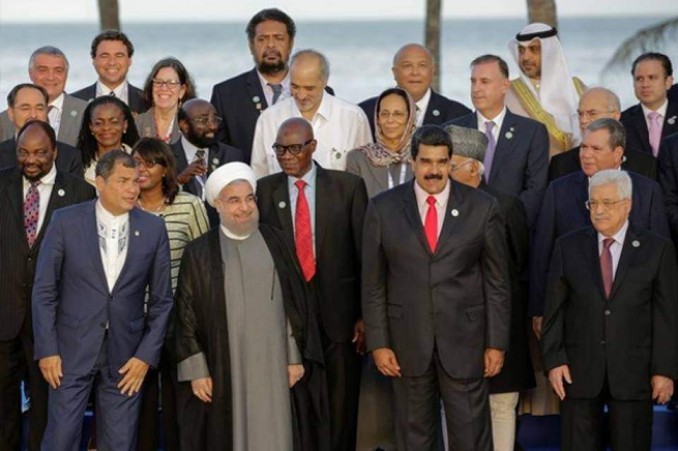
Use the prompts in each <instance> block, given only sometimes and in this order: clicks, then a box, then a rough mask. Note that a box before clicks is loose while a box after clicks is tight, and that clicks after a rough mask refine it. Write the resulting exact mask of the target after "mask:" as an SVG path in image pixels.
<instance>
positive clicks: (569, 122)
mask: <svg viewBox="0 0 678 451" xmlns="http://www.w3.org/2000/svg"><path fill="white" fill-rule="evenodd" d="M555 31H556V30H555V28H553V27H550V26H548V25H546V24H543V23H539V22H535V23H531V24H530V25H528V26H526V27H525V28H523V29H522V30H521V31H520V33H518V36H525V35H530V34H535V33H537V34H538V33H544V32H547V33H548V32H555ZM518 36H516V38H514V39H511V40H510V41H509V42H508V48H509V51H510V52H511V54H512V55H513V58H514V59H515V61H516V64H517V65H518V68H520V63H519V55H518V46H519V45H522V46H527V45H528V44H529V43H530V42H531V41H532V40H528V41H525V40H523V41H519V40H518V39H517V37H518ZM533 39H538V40H539V41H540V42H541V80H540V82H539V85H540V87H539V92H537V91H536V89H535V88H534V86H533V85H532V82H530V79H529V78H528V77H527V75H525V74H524V73H523V71H522V70H520V78H521V79H522V80H523V81H524V82H525V84H526V85H527V87H528V88H529V89H530V91H531V92H532V94H534V96H535V98H537V99H539V103H540V104H541V107H542V108H543V109H544V110H545V111H546V112H547V113H549V114H550V115H552V116H553V117H554V119H555V121H556V124H557V125H558V128H560V129H561V130H562V131H564V132H566V133H570V134H572V141H573V145H576V144H579V143H580V142H581V136H580V135H579V118H578V116H577V107H578V105H579V96H578V95H577V91H576V90H575V87H574V84H573V82H572V75H571V74H570V69H569V67H568V66H567V61H566V60H565V54H564V52H563V47H562V46H561V45H560V40H559V39H558V36H557V34H554V35H553V36H550V37H538V36H537V37H534V38H533Z"/></svg>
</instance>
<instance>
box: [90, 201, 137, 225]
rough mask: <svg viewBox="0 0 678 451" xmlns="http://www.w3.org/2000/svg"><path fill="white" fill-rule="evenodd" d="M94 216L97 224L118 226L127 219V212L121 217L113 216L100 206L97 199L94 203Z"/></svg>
mask: <svg viewBox="0 0 678 451" xmlns="http://www.w3.org/2000/svg"><path fill="white" fill-rule="evenodd" d="M94 206H95V210H96V216H97V219H98V220H99V222H101V223H103V224H106V225H108V226H113V225H120V224H122V223H123V222H125V221H127V219H128V218H129V212H125V213H123V214H121V215H118V216H115V215H113V213H111V212H110V211H108V210H106V208H105V207H104V206H103V205H102V204H101V199H97V201H96V203H95V205H94Z"/></svg>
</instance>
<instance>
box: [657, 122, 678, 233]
mask: <svg viewBox="0 0 678 451" xmlns="http://www.w3.org/2000/svg"><path fill="white" fill-rule="evenodd" d="M657 161H658V164H659V184H660V185H661V187H662V191H663V192H664V200H665V202H666V217H667V218H668V220H669V226H670V228H671V237H672V238H673V242H674V243H678V133H674V134H673V135H671V136H668V137H667V138H666V139H664V140H663V141H662V144H661V147H660V151H659V157H658V158H657Z"/></svg>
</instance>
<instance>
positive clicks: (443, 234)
mask: <svg viewBox="0 0 678 451" xmlns="http://www.w3.org/2000/svg"><path fill="white" fill-rule="evenodd" d="M465 206H466V205H465V203H464V199H463V197H462V196H461V193H460V192H459V188H458V185H457V183H456V182H453V181H452V180H450V197H449V198H448V200H447V206H446V207H445V217H444V218H443V229H442V230H441V231H440V237H439V238H438V245H437V246H436V252H440V248H441V247H442V246H444V245H445V244H446V243H452V240H451V239H450V236H451V235H452V232H453V231H454V229H455V228H456V226H457V224H458V223H459V220H458V218H459V217H460V216H461V215H463V214H464V213H465V212H464V208H465ZM455 212H456V214H455Z"/></svg>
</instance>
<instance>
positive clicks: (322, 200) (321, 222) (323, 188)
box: [313, 162, 339, 260]
mask: <svg viewBox="0 0 678 451" xmlns="http://www.w3.org/2000/svg"><path fill="white" fill-rule="evenodd" d="M313 164H315V162H314V163H313ZM316 170H317V171H318V172H317V174H316V188H315V251H316V260H317V258H318V254H319V253H320V249H322V244H323V241H324V239H325V235H326V233H325V232H326V231H327V227H328V225H329V220H330V218H331V217H332V210H333V209H334V206H335V205H338V203H339V202H338V199H334V192H335V190H334V189H333V183H332V179H331V178H330V177H329V175H327V172H325V170H324V169H323V168H321V167H320V166H319V165H317V164H316Z"/></svg>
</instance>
